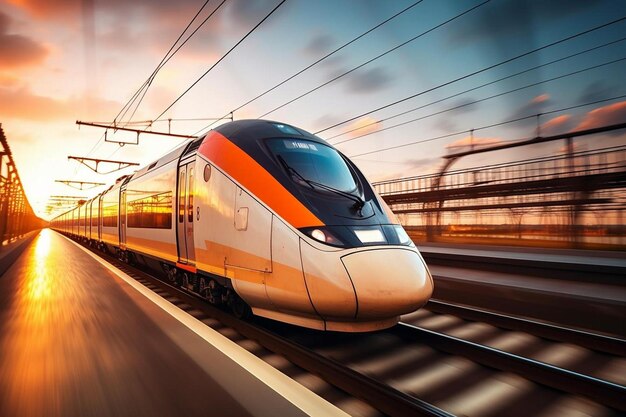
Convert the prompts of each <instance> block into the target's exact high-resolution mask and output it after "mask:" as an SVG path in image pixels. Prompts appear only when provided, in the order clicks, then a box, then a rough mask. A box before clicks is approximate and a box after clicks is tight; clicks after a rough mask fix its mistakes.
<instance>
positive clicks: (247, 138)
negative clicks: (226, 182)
mask: <svg viewBox="0 0 626 417" xmlns="http://www.w3.org/2000/svg"><path fill="white" fill-rule="evenodd" d="M214 130H215V131H217V132H219V133H220V134H222V135H224V136H225V137H227V138H228V139H229V140H230V141H231V142H233V143H234V144H235V145H237V146H238V147H239V148H241V149H242V150H244V151H245V152H246V153H248V154H251V153H252V154H254V153H255V152H254V150H253V149H251V147H255V146H258V144H257V143H256V141H258V140H259V139H266V138H291V139H307V140H311V141H314V142H318V143H321V144H324V145H329V144H328V143H327V142H326V141H325V140H323V139H321V138H318V137H317V136H315V135H313V134H311V133H309V132H307V131H306V130H303V129H301V128H299V127H296V126H293V125H290V124H287V123H281V122H276V121H272V120H259V119H247V120H237V121H234V122H230V123H225V124H223V125H220V126H218V127H216V128H215V129H214Z"/></svg>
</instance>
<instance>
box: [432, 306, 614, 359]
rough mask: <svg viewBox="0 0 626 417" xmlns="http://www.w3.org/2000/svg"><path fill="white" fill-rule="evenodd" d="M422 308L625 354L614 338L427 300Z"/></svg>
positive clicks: (599, 349)
mask: <svg viewBox="0 0 626 417" xmlns="http://www.w3.org/2000/svg"><path fill="white" fill-rule="evenodd" d="M424 308H425V309H426V310H429V311H432V312H435V313H440V314H451V315H453V316H456V317H460V318H462V319H465V320H471V321H479V322H481V323H487V324H491V325H493V326H496V327H500V328H503V329H508V330H515V331H521V332H526V333H530V334H533V335H535V336H538V337H541V338H544V339H548V340H552V341H557V342H564V343H572V344H575V345H578V346H582V347H584V348H587V349H591V350H594V351H597V352H604V353H609V354H612V355H618V356H624V355H625V354H626V340H624V339H620V338H617V337H611V336H606V335H602V334H598V333H591V332H586V331H582V330H578V329H571V328H567V327H562V326H557V325H555V324H550V323H542V322H539V321H534V320H529V319H525V318H521V317H514V316H509V315H506V314H501V313H495V312H491V311H487V310H482V309H479V308H474V307H468V306H462V305H459V304H451V303H447V302H444V301H439V300H432V299H431V300H430V301H429V302H428V304H426V306H425V307H424Z"/></svg>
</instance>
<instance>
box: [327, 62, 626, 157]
mask: <svg viewBox="0 0 626 417" xmlns="http://www.w3.org/2000/svg"><path fill="white" fill-rule="evenodd" d="M624 60H626V57H624V58H619V59H614V60H612V61H609V62H604V63H602V64H598V65H593V66H591V67H587V68H583V69H581V70H578V71H573V72H569V73H567V74H563V75H559V76H556V77H552V78H548V79H546V80H541V81H538V82H536V83H532V84H527V85H525V86H522V87H518V88H514V89H512V90H508V91H504V92H502V93H498V94H494V95H491V96H489V97H485V98H481V99H478V100H474V101H470V102H468V103H463V104H460V105H458V106H454V107H450V108H447V109H445V110H441V111H438V112H435V113H430V114H427V115H425V116H420V117H417V118H415V119H411V120H407V121H405V122H402V123H397V124H395V125H391V126H387V127H385V128H383V129H379V130H377V131H375V132H369V133H364V134H362V135H359V136H355V137H353V138H350V139H345V140H342V141H340V142H337V143H335V144H333V145H334V146H337V145H341V144H343V143H346V142H350V141H353V140H356V139H360V138H363V137H366V136H371V135H374V134H376V133H380V132H384V131H386V130H390V129H395V128H396V127H400V126H405V125H408V124H410V123H414V122H417V121H420V120H424V119H427V118H429V117H433V116H437V115H440V114H443V113H447V112H450V111H454V110H458V109H461V108H463V107H467V106H471V105H473V104H478V103H482V102H484V101H487V100H491V99H494V98H497V97H502V96H504V95H507V94H511V93H515V92H518V91H522V90H525V89H527V88H531V87H535V86H538V85H541V84H545V83H549V82H552V81H556V80H560V79H563V78H567V77H571V76H573V75H577V74H581V73H584V72H587V71H591V70H594V69H597V68H602V67H605V66H607V65H611V64H616V63H618V62H622V61H624Z"/></svg>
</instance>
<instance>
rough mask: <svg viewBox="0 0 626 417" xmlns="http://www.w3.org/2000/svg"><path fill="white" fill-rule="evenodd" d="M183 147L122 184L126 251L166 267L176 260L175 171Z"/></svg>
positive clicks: (173, 263)
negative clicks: (159, 262)
mask: <svg viewBox="0 0 626 417" xmlns="http://www.w3.org/2000/svg"><path fill="white" fill-rule="evenodd" d="M184 150H185V147H184V146H183V147H179V148H178V149H176V150H174V151H173V152H170V153H169V154H167V155H165V156H164V157H162V158H160V159H159V160H157V161H155V162H153V163H152V164H150V165H149V166H147V167H145V168H143V169H141V170H139V171H138V172H136V173H135V174H134V175H133V177H132V178H130V180H129V181H128V183H127V184H126V189H125V190H124V191H123V192H124V195H123V198H124V199H125V200H126V234H125V236H124V239H125V240H124V242H123V243H124V244H125V246H126V250H128V251H130V252H131V253H133V254H141V255H145V256H149V257H152V258H155V259H158V260H160V261H166V262H167V264H172V265H175V264H176V262H177V261H178V251H177V244H176V228H175V227H174V224H175V223H174V206H175V204H174V203H175V198H176V194H177V191H176V184H177V183H176V179H177V176H176V170H177V168H178V162H179V160H180V156H181V154H182V152H183V151H184Z"/></svg>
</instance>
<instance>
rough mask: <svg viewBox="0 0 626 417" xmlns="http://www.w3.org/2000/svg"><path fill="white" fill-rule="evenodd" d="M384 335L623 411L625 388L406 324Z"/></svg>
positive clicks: (625, 397)
mask: <svg viewBox="0 0 626 417" xmlns="http://www.w3.org/2000/svg"><path fill="white" fill-rule="evenodd" d="M388 332H389V333H391V334H393V335H395V336H397V337H400V338H402V339H404V340H410V341H412V342H421V343H426V344H428V345H429V346H431V347H433V348H435V349H437V350H440V351H443V352H446V353H449V354H452V355H458V356H463V357H465V358H468V359H469V360H471V361H472V362H476V363H480V364H482V365H484V366H487V367H489V368H493V369H497V370H500V371H504V372H512V373H516V374H518V375H520V376H522V377H523V378H525V379H528V380H530V381H534V382H536V383H538V384H541V385H545V386H548V387H550V388H554V389H557V390H559V391H563V392H567V393H570V394H575V395H581V396H583V397H587V398H589V399H591V400H593V401H595V402H597V403H599V404H603V405H606V406H608V407H612V408H615V409H617V410H620V411H626V387H624V386H622V385H619V384H615V383H612V382H608V381H604V380H602V379H598V378H594V377H591V376H588V375H583V374H580V373H577V372H573V371H569V370H567V369H562V368H559V367H557V366H553V365H549V364H546V363H543V362H539V361H536V360H532V359H528V358H524V357H522V356H518V355H515V354H512V353H508V352H504V351H501V350H498V349H495V348H491V347H488V346H483V345H480V344H478V343H473V342H469V341H466V340H462V339H459V338H456V337H453V336H449V335H445V334H441V333H437V332H434V331H431V330H427V329H423V328H420V327H417V326H413V325H410V324H406V323H400V324H399V325H398V326H395V327H393V328H391V329H389V330H388Z"/></svg>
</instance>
